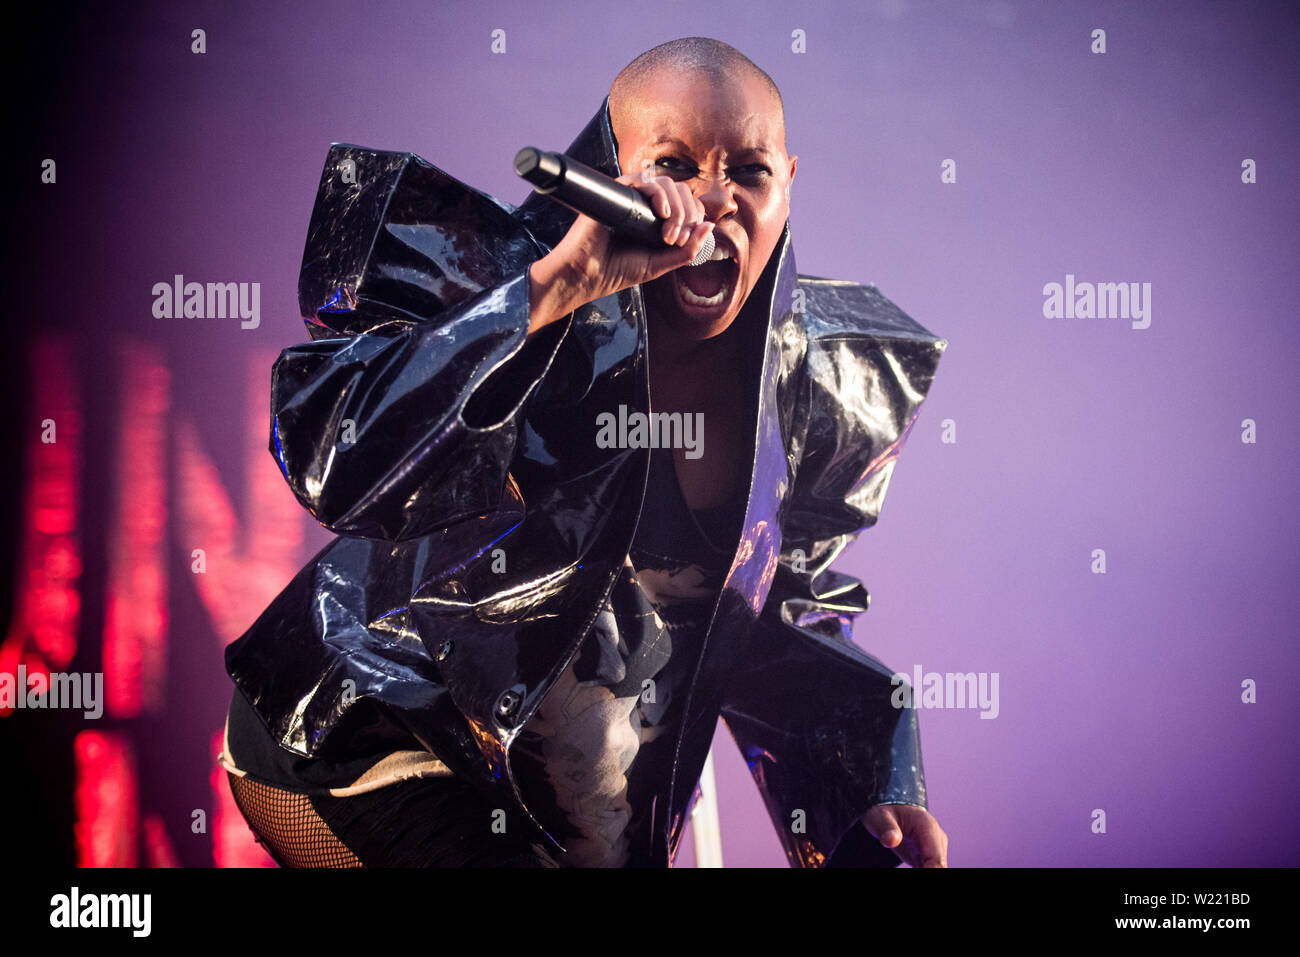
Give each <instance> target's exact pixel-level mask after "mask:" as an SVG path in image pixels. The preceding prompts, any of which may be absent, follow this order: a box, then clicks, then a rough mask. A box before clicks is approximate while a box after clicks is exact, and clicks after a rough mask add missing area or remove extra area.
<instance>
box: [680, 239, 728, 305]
mask: <svg viewBox="0 0 1300 957" xmlns="http://www.w3.org/2000/svg"><path fill="white" fill-rule="evenodd" d="M739 276H740V265H739V264H738V263H737V262H736V259H735V253H734V252H733V251H732V249H731V248H730V244H729V243H725V242H720V243H718V246H717V248H716V249H715V250H714V251H713V258H711V259H710V260H709V261H708V262H705V263H701V264H700V265H698V266H682V267H680V268H678V269H675V270H673V286H674V288H675V289H676V290H677V295H678V297H679V298H680V300H681V301H682V302H683V303H685V304H686V305H688V306H694V307H696V308H697V309H713V308H715V307H717V306H721V305H722V304H723V303H724V302H726V301H727V298H728V297H729V296H730V295H731V291H732V290H733V289H735V288H736V280H737V279H738V278H739Z"/></svg>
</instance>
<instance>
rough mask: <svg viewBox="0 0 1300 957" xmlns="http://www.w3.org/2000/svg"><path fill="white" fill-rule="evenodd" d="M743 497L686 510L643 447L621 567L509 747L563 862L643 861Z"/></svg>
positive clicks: (666, 452)
mask: <svg viewBox="0 0 1300 957" xmlns="http://www.w3.org/2000/svg"><path fill="white" fill-rule="evenodd" d="M744 505H745V503H744V501H743V500H742V501H739V502H734V503H730V504H727V505H723V506H719V507H716V508H710V509H701V510H697V511H695V512H692V511H691V510H690V509H689V508H688V506H687V504H686V500H685V498H684V497H683V495H682V492H681V487H680V486H679V485H678V482H677V475H676V469H675V466H674V464H673V458H672V451H671V450H670V449H654V450H652V452H651V464H650V476H649V484H648V487H647V490H646V507H645V508H644V509H643V511H642V515H641V520H640V522H639V523H638V526H637V533H636V537H635V540H634V541H633V545H632V549H631V551H630V553H629V555H628V557H627V560H626V562H625V563H624V566H623V570H622V574H621V575H620V576H619V578H618V580H617V581H616V582H615V584H614V588H613V590H612V591H611V593H610V597H609V601H608V603H607V604H606V606H605V608H604V610H603V611H602V612H601V614H600V615H599V616H598V618H597V619H596V622H595V625H594V626H593V628H592V631H591V632H590V634H589V635H588V636H587V639H586V641H584V642H583V645H582V647H581V648H580V649H579V651H578V653H577V654H576V655H575V656H574V659H573V661H571V662H570V663H569V666H568V667H567V668H566V669H565V671H564V673H563V674H562V675H561V676H560V678H559V680H558V681H557V682H556V684H555V685H554V687H553V688H552V689H551V690H550V691H549V692H548V694H547V696H546V698H545V699H544V700H543V701H542V704H541V706H540V707H539V709H538V711H537V712H536V714H534V716H533V717H532V718H531V719H530V720H529V721H528V723H527V724H526V725H525V726H524V728H523V730H522V732H521V734H520V738H519V741H518V742H517V743H516V744H515V747H514V749H513V750H512V765H513V768H514V772H515V775H516V778H517V779H518V780H519V781H520V786H521V789H522V790H523V794H524V799H525V802H526V803H527V804H528V806H529V807H530V808H532V809H533V810H534V813H535V814H536V815H537V817H538V818H539V820H541V821H542V823H543V824H544V825H546V826H547V828H548V829H549V830H550V832H551V834H552V835H554V836H555V837H556V839H557V840H559V841H560V843H561V844H563V845H564V846H565V848H566V853H564V854H555V855H554V856H555V858H556V860H558V861H559V862H560V863H562V864H564V865H567V866H572V867H637V866H648V865H649V864H650V835H651V834H652V833H653V826H654V820H655V814H656V813H660V814H663V813H666V812H667V808H666V806H665V804H666V801H667V797H668V787H669V776H670V769H671V767H672V759H673V751H674V748H675V746H676V739H677V734H676V732H677V730H678V728H679V726H680V722H681V713H682V709H683V708H684V707H685V704H686V695H687V691H688V690H689V688H690V683H691V679H692V677H693V675H694V672H695V667H696V665H697V663H698V661H699V655H700V650H701V646H702V642H703V637H704V634H705V631H706V629H707V628H708V625H709V618H710V616H711V615H712V612H713V605H714V602H715V601H716V599H717V596H718V593H719V591H720V590H721V588H722V583H723V580H724V579H725V577H726V573H727V571H728V570H729V569H730V567H731V561H732V559H733V558H734V553H735V547H736V545H737V543H738V541H739V535H740V523H741V521H742V519H743V513H744ZM719 543H722V545H720V544H719Z"/></svg>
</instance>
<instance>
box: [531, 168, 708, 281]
mask: <svg viewBox="0 0 1300 957" xmlns="http://www.w3.org/2000/svg"><path fill="white" fill-rule="evenodd" d="M515 172H516V173H518V174H519V175H520V176H522V177H523V178H524V179H526V180H528V182H530V183H532V184H533V187H534V188H535V189H536V190H537V192H539V193H541V194H542V195H543V196H549V197H550V198H551V199H553V200H555V201H556V202H557V203H560V204H562V205H564V206H567V207H568V208H569V209H571V210H573V211H574V212H575V213H582V214H583V215H585V216H590V217H591V218H592V219H594V220H596V222H598V223H600V224H602V225H604V226H608V227H609V228H610V229H612V230H614V232H616V233H619V234H620V235H624V236H629V237H632V238H634V239H636V240H638V241H640V242H642V243H645V244H646V245H647V246H662V245H665V243H664V239H663V223H664V221H663V220H662V219H660V218H659V217H658V216H656V215H655V212H654V210H653V209H651V208H650V203H649V202H648V201H647V200H646V198H645V197H644V196H642V195H641V194H640V193H639V192H637V191H636V190H635V189H633V188H632V187H631V186H625V185H623V184H622V183H620V182H618V181H617V180H615V179H613V178H611V177H609V176H606V175H605V174H604V173H601V172H599V171H598V170H594V169H592V168H591V167H590V166H587V165H585V164H584V163H580V162H578V161H577V160H575V159H573V158H572V157H570V156H565V155H564V154H563V153H548V152H546V151H544V150H539V149H535V148H534V147H531V146H526V147H524V148H523V149H521V150H520V151H519V152H518V153H516V154H515ZM714 246H715V242H714V240H713V237H712V236H709V238H708V239H707V240H706V241H705V243H704V248H702V249H701V250H700V251H699V254H698V255H696V257H695V260H694V261H693V262H692V263H691V265H699V264H700V263H702V262H706V261H707V260H708V258H709V257H710V256H711V255H713V249H714Z"/></svg>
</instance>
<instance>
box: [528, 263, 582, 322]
mask: <svg viewBox="0 0 1300 957" xmlns="http://www.w3.org/2000/svg"><path fill="white" fill-rule="evenodd" d="M586 301H587V300H586V299H583V298H582V296H581V295H580V294H579V292H578V284H577V283H576V282H575V281H574V280H573V278H572V276H571V275H570V274H569V271H568V269H566V268H565V266H564V265H563V264H560V263H557V262H556V260H555V257H554V256H553V255H549V254H548V255H546V256H543V257H542V258H541V259H539V260H537V261H536V262H534V263H532V264H531V265H530V266H529V267H528V335H529V336H532V335H533V334H534V333H536V332H537V331H538V330H539V329H543V328H545V327H546V326H548V325H550V324H551V323H552V322H555V321H556V320H558V319H563V318H564V317H565V316H567V315H568V314H569V313H571V312H573V310H574V309H576V308H578V307H579V306H581V305H582V304H583V303H584V302H586Z"/></svg>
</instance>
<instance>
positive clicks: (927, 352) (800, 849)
mask: <svg viewBox="0 0 1300 957" xmlns="http://www.w3.org/2000/svg"><path fill="white" fill-rule="evenodd" d="M917 328H918V329H919V327H917ZM922 331H923V330H922ZM927 335H928V334H927ZM946 345H947V343H946V342H942V341H941V340H939V341H936V340H934V339H933V337H930V338H929V339H928V340H927V339H926V338H925V337H923V336H917V337H915V338H912V337H902V338H896V337H893V336H888V335H859V334H853V333H844V334H840V333H838V332H837V333H834V334H828V335H825V336H823V337H820V338H813V339H810V341H809V343H808V352H807V360H806V363H805V365H804V368H803V370H802V375H801V378H800V382H799V385H798V387H797V389H796V396H795V400H794V401H795V403H796V409H797V413H796V416H795V422H796V437H797V440H798V441H797V442H796V447H798V446H799V445H800V444H801V451H800V455H799V464H798V466H797V472H796V474H795V477H794V480H793V484H792V488H791V492H790V495H789V498H788V500H787V503H786V511H785V513H784V517H783V519H782V546H781V554H780V559H779V563H778V566H777V569H776V572H775V576H774V578H773V583H772V587H771V589H770V591H769V592H768V596H767V599H766V602H765V604H764V606H763V610H762V614H761V615H760V616H759V618H758V620H757V622H756V624H755V634H754V641H753V644H752V645H751V647H750V650H749V653H748V654H747V655H746V657H745V661H744V663H743V666H742V667H741V668H740V669H739V670H738V671H737V673H736V674H735V675H734V677H733V678H732V680H731V682H730V684H729V685H728V689H727V698H726V702H725V705H724V707H723V711H722V714H723V717H724V719H725V720H726V722H727V726H728V728H729V729H730V731H731V733H732V735H733V736H734V738H735V740H736V742H737V744H738V745H739V747H740V750H741V752H742V754H743V755H744V756H745V758H746V760H747V763H748V764H749V767H750V770H751V772H752V773H753V775H754V778H755V781H756V783H757V784H758V787H759V790H760V792H761V794H762V796H763V798H764V801H765V803H766V805H767V808H768V812H769V814H770V816H771V818H772V820H773V823H774V824H775V827H776V830H777V833H778V834H779V835H780V837H781V840H782V843H783V845H784V847H785V850H786V853H787V856H788V857H789V859H790V862H791V864H792V865H795V866H804V867H820V866H826V865H827V864H828V863H829V864H830V865H832V866H894V865H897V864H898V858H897V857H896V856H895V855H894V854H893V852H892V851H889V850H887V849H885V848H882V847H880V845H879V843H878V842H877V841H875V840H874V839H872V838H870V836H869V835H867V834H866V832H865V829H864V828H863V827H862V825H861V823H860V818H861V817H862V815H863V814H865V813H866V811H867V810H869V809H870V808H871V807H873V806H875V805H877V804H895V803H901V804H915V805H919V806H921V807H926V806H927V801H926V792H925V776H924V770H923V767H922V763H921V747H920V735H919V731H918V727H917V721H916V712H915V711H913V710H910V709H900V708H896V707H894V702H895V700H899V699H900V696H898V695H895V692H896V690H897V688H898V686H897V685H895V684H894V683H893V680H892V678H893V674H894V671H893V669H891V668H889V667H887V666H885V665H884V664H883V663H882V662H880V661H879V660H878V659H876V658H875V657H873V656H871V655H869V654H867V653H866V652H865V651H863V650H862V649H861V648H859V647H858V646H857V645H856V644H854V642H853V623H854V620H855V619H856V617H857V616H858V615H859V614H861V613H862V612H864V611H866V610H867V607H868V603H869V601H870V598H869V595H868V594H867V590H866V589H865V588H864V587H863V585H862V583H861V582H860V581H859V580H858V579H857V578H855V577H853V576H852V575H848V574H845V573H843V572H840V571H837V570H835V569H833V568H831V567H830V566H831V564H832V563H833V562H834V561H835V560H836V558H837V557H839V556H840V555H841V554H842V553H843V551H844V550H845V549H846V548H847V547H848V546H849V545H850V544H851V543H852V542H853V541H854V540H855V539H856V538H857V537H858V535H859V534H860V533H861V532H862V530H863V529H865V528H867V527H869V526H870V525H872V524H874V523H875V521H876V519H877V518H878V516H879V513H880V507H881V503H882V501H883V498H884V494H885V490H886V487H887V485H888V482H889V478H890V474H891V472H892V470H893V466H894V462H895V460H896V458H897V456H898V454H899V452H900V450H901V448H902V445H903V442H904V441H905V438H906V436H907V434H908V432H909V430H910V428H911V425H912V423H913V422H914V421H915V418H916V415H917V413H918V411H919V407H920V404H921V401H922V400H923V398H924V396H925V394H926V391H927V390H928V388H929V385H930V381H931V378H932V377H933V374H934V371H935V368H936V365H937V361H938V357H939V354H940V353H941V351H942V348H943V347H944V346H946ZM902 670H904V669H900V671H902Z"/></svg>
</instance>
